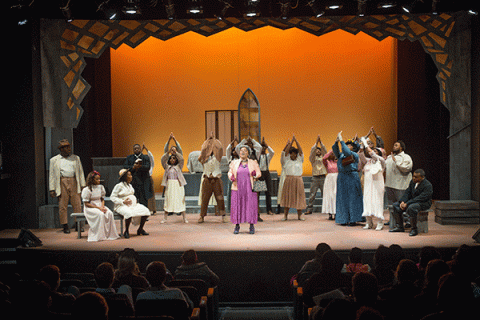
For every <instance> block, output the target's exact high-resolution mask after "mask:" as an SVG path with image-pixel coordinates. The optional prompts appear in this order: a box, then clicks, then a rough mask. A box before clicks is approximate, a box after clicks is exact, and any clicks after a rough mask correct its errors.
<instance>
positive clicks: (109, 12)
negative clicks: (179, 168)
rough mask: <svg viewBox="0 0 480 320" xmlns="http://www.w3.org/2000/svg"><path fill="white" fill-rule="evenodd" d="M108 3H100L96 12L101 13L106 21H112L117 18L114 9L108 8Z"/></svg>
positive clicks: (107, 1) (108, 0)
mask: <svg viewBox="0 0 480 320" xmlns="http://www.w3.org/2000/svg"><path fill="white" fill-rule="evenodd" d="M109 2H110V0H105V1H103V2H102V3H100V4H99V5H98V7H97V12H98V11H102V12H103V13H104V15H105V17H106V18H107V19H108V20H113V19H115V18H116V17H117V12H116V10H115V9H113V8H110V7H109V6H108V3H109Z"/></svg>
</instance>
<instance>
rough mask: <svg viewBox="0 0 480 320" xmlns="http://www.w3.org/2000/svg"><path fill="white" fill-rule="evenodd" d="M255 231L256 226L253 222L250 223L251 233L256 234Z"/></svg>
mask: <svg viewBox="0 0 480 320" xmlns="http://www.w3.org/2000/svg"><path fill="white" fill-rule="evenodd" d="M254 233H255V227H254V226H253V224H251V225H250V234H254Z"/></svg>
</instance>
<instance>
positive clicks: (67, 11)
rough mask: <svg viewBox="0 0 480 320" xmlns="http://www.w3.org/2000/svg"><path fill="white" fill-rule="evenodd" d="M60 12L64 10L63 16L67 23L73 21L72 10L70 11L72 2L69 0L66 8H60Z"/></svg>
mask: <svg viewBox="0 0 480 320" xmlns="http://www.w3.org/2000/svg"><path fill="white" fill-rule="evenodd" d="M60 10H62V13H63V16H64V17H65V21H67V22H72V21H73V15H72V10H71V9H70V0H68V2H67V4H66V5H65V6H63V7H60Z"/></svg>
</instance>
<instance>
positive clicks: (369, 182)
mask: <svg viewBox="0 0 480 320" xmlns="http://www.w3.org/2000/svg"><path fill="white" fill-rule="evenodd" d="M370 156H371V158H367V159H368V161H367V163H366V164H365V166H364V167H363V175H364V176H365V178H364V185H363V214H362V216H364V217H368V216H373V217H377V218H380V219H382V220H383V219H384V217H383V199H384V191H385V182H384V179H383V171H384V170H385V159H384V158H383V157H380V156H378V155H377V154H376V153H375V152H371V153H370Z"/></svg>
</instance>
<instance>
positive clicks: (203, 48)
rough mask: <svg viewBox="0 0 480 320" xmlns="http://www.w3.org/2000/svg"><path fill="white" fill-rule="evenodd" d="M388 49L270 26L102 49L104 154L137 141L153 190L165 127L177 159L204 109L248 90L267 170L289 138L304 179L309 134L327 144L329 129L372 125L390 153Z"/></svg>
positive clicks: (364, 40) (198, 132) (348, 130)
mask: <svg viewBox="0 0 480 320" xmlns="http://www.w3.org/2000/svg"><path fill="white" fill-rule="evenodd" d="M395 52H396V50H395V40H394V39H392V38H387V39H385V40H383V41H381V42H379V41H377V40H375V39H373V38H371V37H369V36H367V35H365V34H363V33H360V34H358V35H352V34H349V33H346V32H344V31H341V30H338V31H335V32H331V33H329V34H326V35H323V36H321V37H316V36H314V35H311V34H309V33H306V32H304V31H301V30H298V29H290V30H279V29H276V28H272V27H265V28H261V29H258V30H254V31H249V32H244V31H241V30H238V29H235V28H231V29H229V30H227V31H224V32H221V33H219V34H216V35H214V36H210V37H204V36H201V35H198V34H196V33H193V32H189V33H186V34H184V35H181V36H178V37H175V38H173V39H170V40H167V41H161V40H158V39H155V38H150V39H148V40H146V41H144V42H143V43H142V44H141V45H139V46H138V47H137V48H135V49H132V48H130V47H128V46H125V45H123V46H121V47H120V48H118V49H117V50H112V53H111V55H112V97H113V101H112V121H113V155H114V156H115V157H124V156H127V155H128V154H130V153H132V146H133V144H134V143H140V144H143V143H144V144H145V145H146V146H147V148H148V149H149V150H150V151H151V152H152V153H153V155H154V157H155V161H156V163H155V167H154V176H153V178H154V181H155V190H156V191H157V192H159V191H160V190H161V186H160V182H161V178H162V175H163V168H161V165H160V157H161V156H162V154H163V147H164V145H165V143H166V141H167V139H168V136H169V134H170V132H173V133H174V135H175V137H176V138H177V140H178V141H179V142H180V144H181V146H182V148H183V150H184V155H185V161H186V160H187V158H188V154H189V153H190V152H192V151H195V150H199V149H200V146H201V144H202V142H203V141H204V140H205V120H204V119H205V111H206V110H215V109H221V110H228V109H231V110H235V109H237V108H238V102H239V100H240V97H241V96H242V94H243V93H244V92H245V90H246V89H248V88H250V89H251V90H252V91H253V92H254V93H255V95H256V96H257V98H258V100H259V103H260V108H261V132H262V135H263V136H265V140H266V141H267V143H268V144H270V145H271V146H272V148H273V149H274V150H275V152H276V155H275V157H274V158H273V160H272V163H271V166H270V169H271V170H277V171H278V172H280V152H281V150H282V149H283V147H284V146H285V143H286V141H287V139H289V138H291V137H292V134H295V135H296V137H297V140H298V141H299V142H300V144H301V146H302V148H303V150H304V151H305V155H306V161H305V163H304V166H303V169H304V174H305V175H309V174H311V165H310V163H309V162H308V160H307V159H308V154H309V152H310V148H311V146H312V145H313V144H314V142H315V140H316V137H317V135H318V134H320V136H321V138H322V141H323V142H324V144H325V145H326V147H327V149H329V150H330V149H331V146H332V144H333V142H334V140H335V137H336V135H337V133H338V132H339V131H341V130H343V136H344V138H349V137H353V136H354V135H355V134H356V133H358V134H359V135H365V134H366V133H367V132H368V130H369V128H370V127H371V126H374V128H375V130H376V131H377V133H378V134H380V135H381V136H382V137H383V138H384V140H385V145H386V149H387V152H390V151H391V146H392V144H393V142H394V140H395V139H396V118H397V110H396V98H397V96H396V68H395V65H396V58H395ZM225 147H226V146H225ZM184 171H188V170H187V168H186V162H185V167H184Z"/></svg>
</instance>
